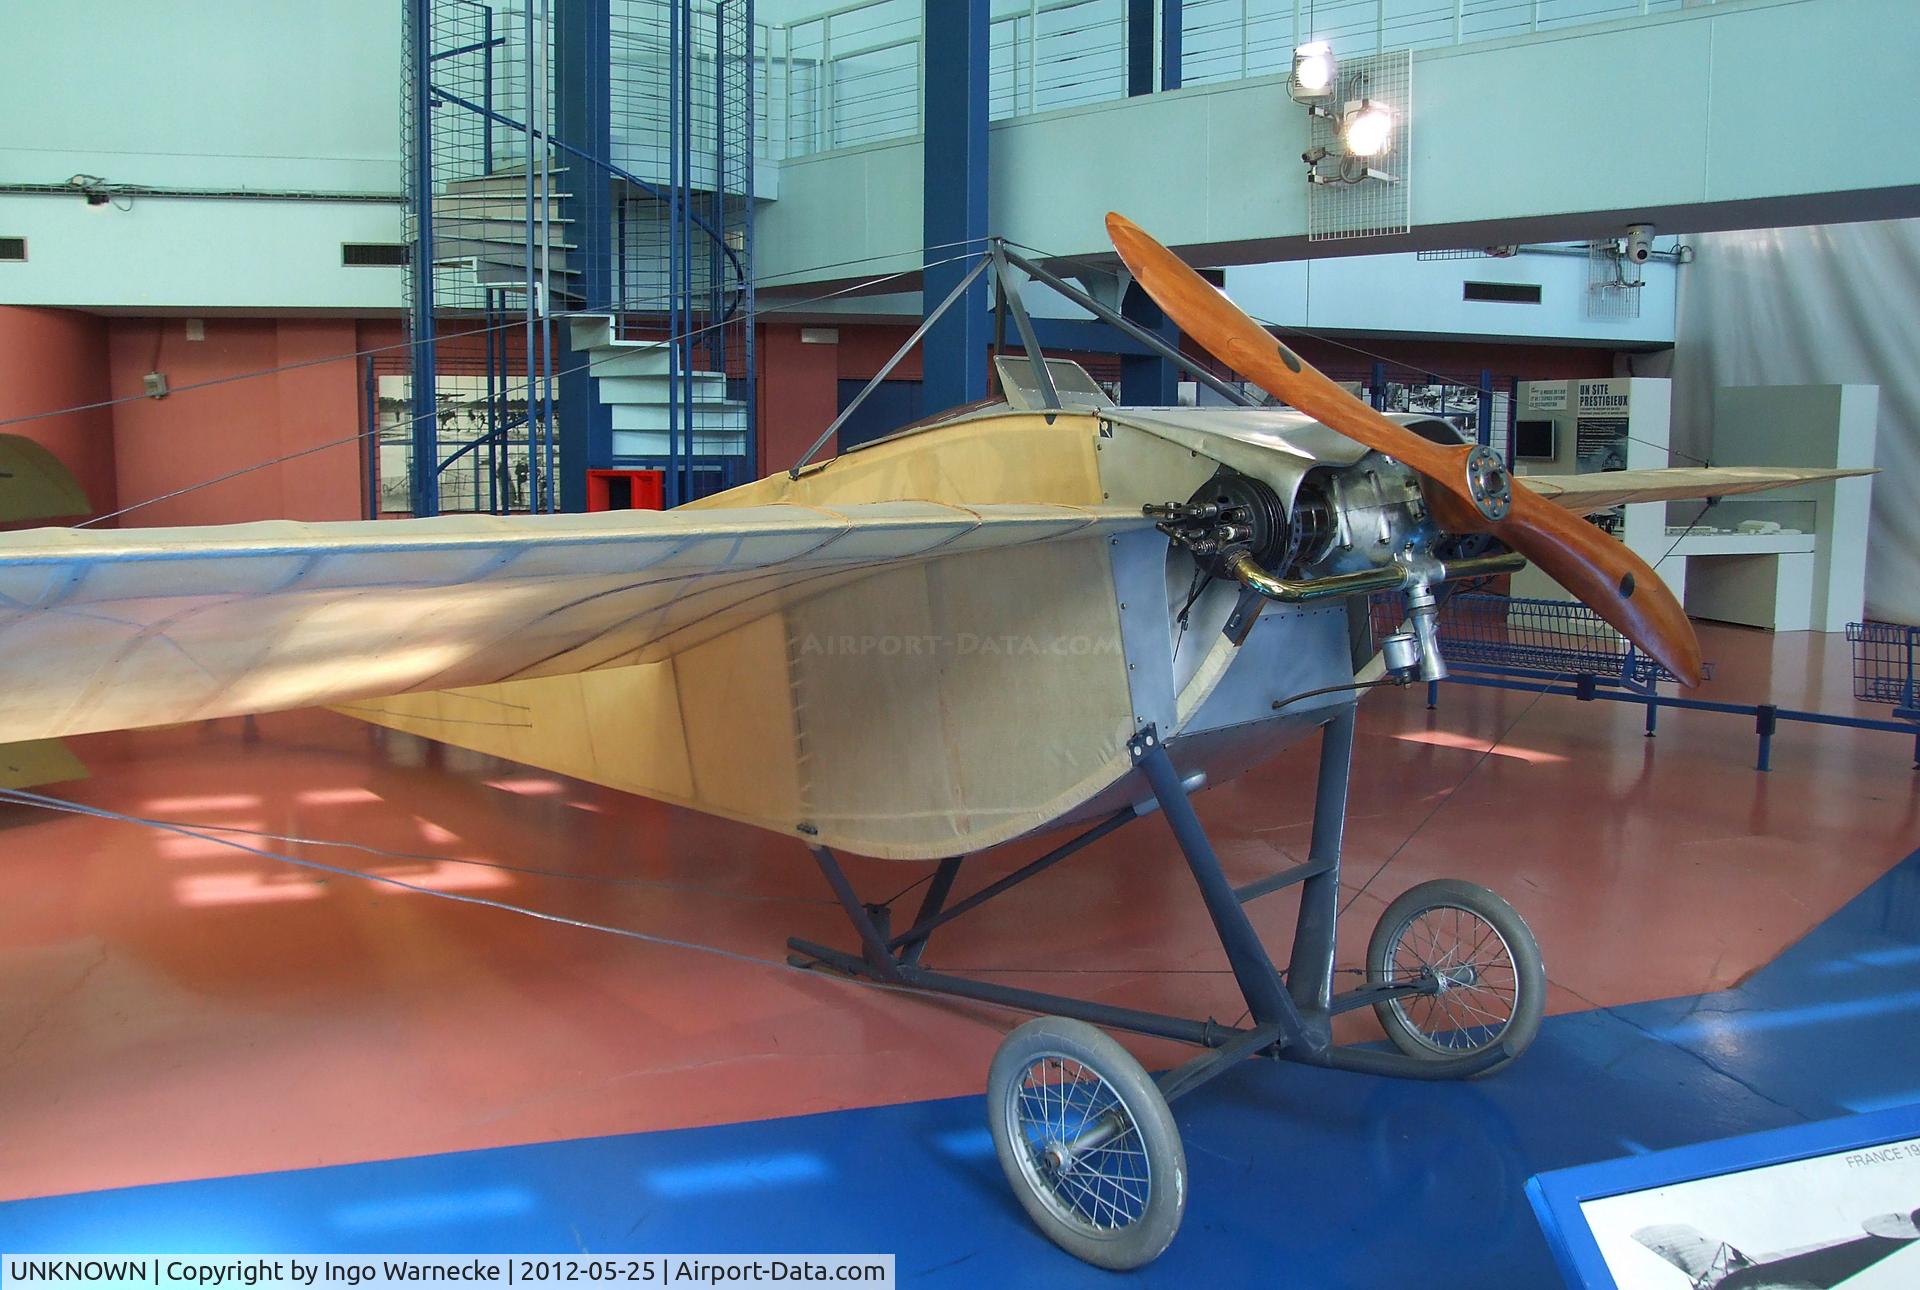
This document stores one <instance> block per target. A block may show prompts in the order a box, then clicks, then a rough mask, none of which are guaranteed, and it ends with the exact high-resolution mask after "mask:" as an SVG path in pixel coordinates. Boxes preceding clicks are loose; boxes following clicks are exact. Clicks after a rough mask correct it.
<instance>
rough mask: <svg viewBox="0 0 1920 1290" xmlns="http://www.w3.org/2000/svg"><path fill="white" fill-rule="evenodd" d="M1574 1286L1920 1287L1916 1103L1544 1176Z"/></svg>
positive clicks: (1537, 1188)
mask: <svg viewBox="0 0 1920 1290" xmlns="http://www.w3.org/2000/svg"><path fill="white" fill-rule="evenodd" d="M1527 1191H1528V1195H1529V1197H1530V1198H1531V1199H1532V1200H1533V1203H1534V1208H1535V1211H1536V1213H1537V1214H1538V1215H1539V1218H1540V1221H1541V1225H1542V1227H1543V1229H1544V1230H1545V1232H1546V1235H1547V1237H1548V1242H1549V1244H1550V1245H1551V1246H1552V1247H1553V1249H1554V1254H1555V1257H1556V1259H1557V1260H1558V1261H1559V1263H1560V1266H1561V1270H1562V1272H1563V1274H1564V1275H1565V1276H1566V1278H1567V1281H1568V1284H1569V1285H1570V1286H1576V1287H1580V1288H1581V1290H1589V1288H1595V1290H1597V1288H1600V1287H1613V1288H1617V1290H1756V1288H1758V1287H1763V1286H1793V1287H1829V1286H1845V1287H1846V1290H1896V1287H1899V1288H1905V1290H1911V1288H1912V1287H1916V1286H1920V1107H1909V1108H1903V1109H1900V1110H1897V1111H1889V1112H1880V1113H1877V1114H1875V1115H1871V1116H1860V1117H1854V1118H1851V1119H1844V1120H1833V1121H1826V1122H1823V1123H1820V1124H1811V1125H1801V1126H1797V1127H1795V1128H1792V1129H1782V1130H1776V1131H1774V1132H1772V1133H1761V1134H1753V1135H1750V1136H1748V1137H1744V1138H1733V1139H1729V1140H1727V1141H1724V1142H1713V1143H1704V1144H1702V1145H1700V1146H1696V1147H1684V1148H1680V1149H1678V1150H1674V1151H1665V1152H1656V1153H1653V1154H1651V1155H1644V1156H1633V1157H1628V1158H1626V1159H1623V1160H1616V1161H1607V1162H1604V1163H1602V1164H1597V1165H1588V1166H1583V1167H1581V1168H1578V1169H1568V1170H1559V1171H1555V1172H1554V1173H1548V1174H1542V1175H1540V1176H1539V1177H1537V1178H1535V1179H1533V1180H1532V1181H1530V1182H1529V1183H1528V1184H1527Z"/></svg>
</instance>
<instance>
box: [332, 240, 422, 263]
mask: <svg viewBox="0 0 1920 1290" xmlns="http://www.w3.org/2000/svg"><path fill="white" fill-rule="evenodd" d="M340 263H342V264H344V265H347V266H348V267H350V268H379V269H404V268H406V267H407V244H406V243H405V242H342V243H341V244H340Z"/></svg>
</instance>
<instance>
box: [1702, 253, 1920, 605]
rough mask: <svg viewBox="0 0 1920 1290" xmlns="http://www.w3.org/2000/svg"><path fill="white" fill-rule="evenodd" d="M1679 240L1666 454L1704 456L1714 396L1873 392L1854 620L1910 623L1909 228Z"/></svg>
mask: <svg viewBox="0 0 1920 1290" xmlns="http://www.w3.org/2000/svg"><path fill="white" fill-rule="evenodd" d="M1687 240H1688V241H1690V242H1691V243H1692V244H1693V246H1694V250H1695V259H1694V262H1693V263H1692V264H1690V265H1686V266H1684V267H1683V268H1682V269H1681V270H1680V284H1679V304H1678V309H1679V316H1678V320H1677V327H1676V345H1675V349H1674V353H1673V360H1672V362H1673V367H1672V374H1673V446H1674V447H1675V448H1676V449H1677V450H1679V452H1683V453H1689V454H1692V455H1693V456H1696V457H1698V456H1706V455H1707V447H1708V444H1709V443H1710V441H1711V435H1712V421H1713V391H1714V389H1715V388H1716V387H1718V386H1722V385H1844V384H1871V385H1878V386H1879V387H1880V439H1879V453H1878V462H1877V464H1878V465H1879V467H1880V471H1881V473H1880V474H1879V475H1878V476H1877V477H1876V478H1875V479H1874V481H1873V517H1872V523H1871V527H1870V529H1869V532H1868V538H1867V614H1868V616H1869V617H1871V618H1878V619H1883V620H1886V621H1889V622H1902V623H1915V624H1920V220H1894V221H1882V222H1878V223H1864V224H1826V225H1819V226H1816V227H1812V228H1777V229H1760V230H1754V231H1749V232H1738V233H1707V234H1702V235H1700V236H1698V237H1692V238H1689V239H1687ZM1675 460H1676V461H1685V460H1686V458H1683V457H1679V456H1676V458H1675Z"/></svg>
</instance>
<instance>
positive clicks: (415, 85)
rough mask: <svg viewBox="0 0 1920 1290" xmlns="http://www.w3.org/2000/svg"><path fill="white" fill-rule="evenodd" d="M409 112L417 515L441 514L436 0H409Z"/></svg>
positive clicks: (409, 306)
mask: <svg viewBox="0 0 1920 1290" xmlns="http://www.w3.org/2000/svg"><path fill="white" fill-rule="evenodd" d="M406 25H407V57H408V67H407V75H408V78H409V80H408V86H407V88H408V91H409V98H410V101H409V103H408V105H407V107H408V116H409V117H410V118H411V120H412V123H413V129H412V131H411V132H410V137H409V142H410V143H411V145H412V148H413V155H412V156H410V157H408V158H407V190H408V196H409V197H411V198H412V204H413V246H412V247H411V248H410V251H409V254H410V255H411V256H412V260H411V261H410V263H411V266H412V272H411V275H410V276H411V278H412V291H411V299H409V300H408V301H407V310H408V315H409V316H408V323H409V328H410V333H411V334H410V335H409V336H408V340H409V341H410V342H411V345H410V347H409V351H408V353H409V356H410V358H411V360H412V362H411V371H412V376H413V391H412V393H413V399H412V408H411V412H412V416H413V427H412V429H413V479H412V484H413V513H414V514H415V515H437V514H439V513H440V472H439V466H440V438H439V428H440V416H439V407H438V403H437V388H436V372H437V370H438V368H437V365H436V364H435V363H434V357H433V86H432V79H431V78H432V69H433V62H432V58H433V0H407V8H406Z"/></svg>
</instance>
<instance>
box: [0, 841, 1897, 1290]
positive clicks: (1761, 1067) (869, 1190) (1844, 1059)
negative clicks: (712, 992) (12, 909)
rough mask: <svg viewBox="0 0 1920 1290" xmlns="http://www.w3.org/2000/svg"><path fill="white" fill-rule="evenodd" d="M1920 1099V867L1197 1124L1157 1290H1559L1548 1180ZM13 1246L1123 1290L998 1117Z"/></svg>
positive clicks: (419, 1186) (200, 1197) (1255, 1092)
mask: <svg viewBox="0 0 1920 1290" xmlns="http://www.w3.org/2000/svg"><path fill="white" fill-rule="evenodd" d="M1712 916H1713V911H1711V910H1702V911H1701V918H1702V919H1703V920H1708V919H1711V918H1712ZM1915 1101H1920V852H1917V853H1915V854H1914V855H1912V856H1909V857H1908V858H1907V859H1906V860H1905V861H1903V862H1902V863H1901V864H1900V865H1899V866H1898V867H1896V868H1895V869H1894V870H1893V871H1892V872H1890V873H1889V874H1887V875H1886V876H1885V877H1884V878H1882V879H1881V880H1880V881H1879V882H1877V883H1875V884H1874V885H1873V886H1872V887H1870V888H1869V889H1868V890H1867V891H1866V892H1864V893H1863V894H1861V895H1860V896H1859V897H1857V898H1856V899H1855V900H1853V901H1852V902H1851V903H1849V904H1848V905H1847V906H1846V907H1845V908H1843V909H1842V910H1841V911H1840V912H1839V913H1837V914H1836V915H1835V916H1834V917H1833V918H1831V919H1829V920H1828V921H1827V922H1826V923H1824V924H1822V925H1821V926H1820V927H1819V928H1817V929H1816V930H1815V931H1814V932H1812V933H1811V934H1809V935H1808V936H1807V937H1806V938H1805V939H1804V940H1802V941H1801V942H1799V943H1798V944H1797V945H1795V946H1794V947H1792V948H1791V949H1789V950H1788V951H1787V952H1786V953H1785V954H1784V955H1782V956H1781V957H1780V958H1779V959H1778V960H1777V961H1776V962H1774V963H1773V964H1772V965H1770V966H1769V967H1767V968H1765V969H1764V970H1762V971H1761V972H1759V973H1758V974H1756V975H1755V976H1754V977H1752V978H1751V979H1749V980H1748V981H1747V982H1746V983H1744V984H1743V985H1742V986H1740V987H1739V988H1737V989H1734V990H1730V991H1726V992H1724V993H1721V994H1714V995H1708V996H1702V997H1700V998H1695V999H1679V1000H1667V1001H1662V1002H1657V1003H1647V1004H1638V1005H1634V1006H1632V1007H1626V1008H1615V1009H1603V1010H1599V1011H1594V1012H1587V1013H1579V1014H1573V1015H1568V1016H1561V1017H1555V1018H1551V1019H1549V1020H1548V1022H1547V1023H1546V1026H1545V1028H1544V1029H1543V1030H1542V1032H1541V1035H1540V1038H1539V1040H1538V1041H1537V1042H1536V1043H1535V1044H1534V1046H1533V1048H1532V1050H1531V1051H1529V1052H1528V1054H1527V1055H1526V1056H1525V1057H1524V1058H1523V1059H1522V1060H1521V1061H1520V1062H1518V1063H1517V1064H1516V1065H1515V1066H1514V1067H1512V1068H1511V1069H1510V1070H1508V1071H1507V1072H1505V1073H1503V1074H1501V1075H1499V1076H1497V1077H1495V1078H1493V1079H1491V1080H1488V1081H1485V1082H1483V1083H1478V1084H1463V1085H1462V1084H1415V1083H1407V1082H1396V1081H1391V1080H1384V1079H1373V1078H1369V1077H1365V1076H1358V1075H1345V1074H1336V1073H1332V1072H1327V1071H1319V1070H1313V1069H1308V1068H1305V1067H1300V1066H1293V1065H1288V1064H1284V1063H1272V1062H1262V1063H1257V1064H1253V1063H1250V1064H1247V1065H1245V1066H1243V1067H1241V1068H1240V1069H1238V1070H1236V1071H1234V1072H1232V1073H1230V1074H1228V1075H1226V1076H1224V1077H1222V1078H1221V1079H1220V1080H1218V1081H1217V1082H1216V1083H1214V1084H1213V1085H1211V1086H1209V1087H1208V1088H1207V1089H1206V1090H1204V1091H1203V1092H1201V1093H1198V1094H1196V1095H1195V1096H1194V1097H1192V1098H1191V1099H1189V1100H1187V1101H1184V1102H1182V1103H1180V1104H1179V1106H1178V1108H1177V1110H1178V1118H1179V1121H1180V1126H1181V1130H1182V1133H1183V1135H1184V1138H1185V1142H1186V1148H1187V1160H1188V1164H1189V1168H1190V1173H1191V1201H1190V1204H1189V1207H1188V1210H1187V1217H1186V1223H1185V1226H1184V1227H1183V1229H1182V1230H1181V1233H1180V1236H1179V1237H1178V1239H1176V1240H1175V1241H1174V1243H1173V1245H1172V1247H1171V1248H1170V1249H1169V1250H1168V1251H1167V1253H1166V1254H1165V1255H1164V1256H1163V1257H1162V1258H1161V1259H1160V1261H1159V1262H1158V1263H1156V1264H1154V1265H1152V1266H1151V1267H1149V1268H1146V1269H1144V1270H1142V1271H1141V1272H1139V1273H1136V1274H1134V1279H1135V1280H1137V1281H1138V1282H1139V1283H1140V1284H1142V1285H1149V1286H1194V1285H1209V1284H1211V1285H1242V1284H1248V1283H1250V1282H1252V1281H1255V1280H1258V1281H1259V1282H1260V1283H1262V1284H1275V1285H1289V1286H1291V1285H1299V1286H1313V1287H1349V1286H1351V1287H1378V1286H1386V1285H1407V1284H1414V1285H1420V1286H1423V1287H1429V1288H1441V1287H1473V1288H1474V1290H1484V1288H1485V1287H1490V1286H1501V1287H1508V1286H1555V1285H1558V1284H1559V1282H1558V1279H1557V1276H1556V1274H1555V1272H1554V1269H1553V1267H1552V1265H1551V1263H1550V1261H1549V1257H1548V1254H1547V1249H1546V1246H1545V1243H1544V1242H1543V1240H1542V1238H1541V1236H1540V1234H1539V1231H1538V1229H1537V1228H1536V1226H1535V1223H1534V1219H1533V1216H1532V1213H1531V1210H1530V1209H1529V1206H1528V1204H1527V1200H1526V1197H1525V1195H1524V1193H1523V1185H1524V1183H1525V1181H1526V1179H1527V1177H1528V1176H1529V1175H1531V1174H1533V1173H1535V1172H1538V1171H1540V1170H1543V1169H1553V1168H1559V1167H1562V1166H1566V1165H1573V1164H1580V1163H1585V1162H1590V1161H1595V1160H1602V1159H1608V1158H1611V1157H1615V1156H1621V1155H1626V1154H1629V1153H1632V1152H1638V1151H1646V1150H1655V1149H1659V1148H1664V1147H1671V1146H1678V1145H1682V1144H1685V1143H1692V1142H1699V1141H1704V1140H1707V1139H1710V1138H1719V1137H1725V1136H1728V1135H1731V1134H1736V1133H1744V1132H1748V1131H1752V1130H1758V1129H1766V1128H1774V1127H1778V1126H1781V1125H1787V1124H1794V1123H1799V1122H1801V1121H1803V1120H1809V1119H1827V1118H1832V1117H1834V1116H1837V1115H1844V1114H1847V1113H1849V1112H1857V1111H1867V1110H1873V1109H1877V1108H1880V1107H1885V1106H1890V1105H1897V1104H1901V1103H1905V1102H1915ZM0 1249H4V1250H5V1251H7V1252H8V1253H33V1252H53V1251H67V1252H74V1251H154V1250H169V1251H173V1250H177V1251H182V1252H197V1251H204V1252H215V1251H219V1252H247V1251H256V1252H314V1253H323V1252H351V1251H372V1252H395V1251H416V1252H444V1251H484V1252H518V1251H565V1250H588V1251H593V1252H610V1251H623V1250H639V1251H647V1252H675V1251H686V1252H705V1251H728V1250H737V1251H793V1252H800V1251H808V1252H813V1251H848V1252H867V1251H882V1252H886V1251H891V1252H893V1253H895V1254H897V1255H898V1260H899V1261H898V1268H899V1274H900V1284H902V1285H903V1286H915V1287H919V1286H981V1285H995V1286H1007V1285H1022V1284H1028V1283H1033V1284H1045V1285H1047V1286H1049V1287H1071V1286H1083V1285H1084V1286H1103V1285H1111V1284H1112V1283H1113V1279H1114V1278H1113V1274H1110V1273H1103V1272H1098V1271H1096V1270H1094V1269H1092V1268H1089V1267H1086V1266H1084V1265H1082V1264H1080V1263H1077V1262H1075V1261H1073V1260H1072V1259H1070V1258H1068V1257H1067V1256H1066V1255H1064V1254H1062V1253H1060V1252H1059V1251H1058V1250H1056V1249H1054V1247H1053V1246H1051V1245H1049V1244H1048V1243H1047V1242H1046V1241H1045V1240H1044V1239H1042V1238H1041V1237H1040V1236H1039V1235H1038V1234H1037V1232H1036V1231H1035V1230H1034V1229H1033V1228H1032V1227H1031V1226H1030V1225H1029V1224H1028V1222H1027V1221H1026V1219H1025V1217H1024V1216H1023V1215H1022V1214H1021V1212H1020V1210H1019V1208H1018V1206H1017V1205H1016V1204H1015V1202H1014V1199H1013V1196H1012V1194H1011V1193H1010V1192H1009V1190H1008V1189H1007V1186H1006V1183H1005V1182H1004V1180H1003V1179H1002V1177H1001V1175H1000V1170H999V1166H998V1165H997V1164H996V1162H995V1160H994V1157H993V1151H992V1147H991V1144H990V1143H989V1141H988V1138H987V1132H986V1129H985V1126H984V1110H983V1107H982V1102H981V1099H980V1098H977V1097H974V1098H957V1099H952V1100H946V1101H938V1102H924V1103H917V1104H911V1105H906V1106H895V1107H882V1108H876V1109H871V1110H860V1111H847V1112H840V1113H836V1114H832V1115H820V1116H809V1117H804V1118H799V1119H791V1120H777V1121H769V1122H762V1123H752V1124H739V1125H729V1126H724V1127H719V1128H711V1129H695V1130H686V1131H680V1132H670V1133H655V1134H637V1135H633V1136H628V1137H616V1138H599V1139H592V1140H586V1141H577V1142H559V1143H549V1144H544V1145H539V1146H528V1147H510V1148H500V1149H496V1150H491V1151H479V1152H469V1153H463V1154H459V1155H446V1156H432V1157H423V1158H418V1159H412V1160H396V1161H388V1162H383V1163H378V1164H367V1165H353V1166H344V1167H338V1168H331V1169H316V1170H306V1171H297V1172H289V1173H278V1174H268V1175H261V1176H256V1177H246V1178H232V1179H218V1180H211V1181H203V1182H191V1183H178V1184H171V1185H166V1186H154V1187H140V1188H133V1189H129V1190H125V1191H116V1192H104V1193H94V1194H89V1195H80V1196H65V1197H56V1198H51V1199H43V1200H31V1201H20V1202H15V1203H13V1204H9V1205H5V1206H0Z"/></svg>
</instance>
